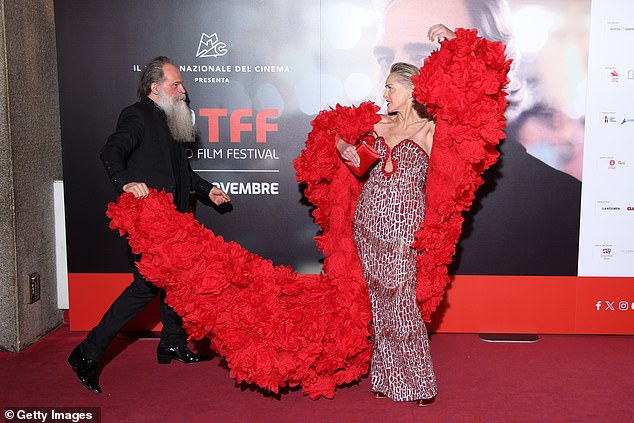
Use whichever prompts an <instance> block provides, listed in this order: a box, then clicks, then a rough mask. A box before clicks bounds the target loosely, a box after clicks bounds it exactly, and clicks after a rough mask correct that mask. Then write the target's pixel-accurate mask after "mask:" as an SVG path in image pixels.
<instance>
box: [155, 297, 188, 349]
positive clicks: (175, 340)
mask: <svg viewBox="0 0 634 423" xmlns="http://www.w3.org/2000/svg"><path fill="white" fill-rule="evenodd" d="M161 323H163V329H162V330H161V342H160V343H159V345H161V346H164V347H180V346H183V345H186V344H187V333H186V332H185V330H184V329H183V327H182V325H183V319H182V318H181V316H179V315H178V313H176V312H175V311H174V309H173V308H172V307H170V306H168V305H167V304H165V291H163V290H162V289H161Z"/></svg>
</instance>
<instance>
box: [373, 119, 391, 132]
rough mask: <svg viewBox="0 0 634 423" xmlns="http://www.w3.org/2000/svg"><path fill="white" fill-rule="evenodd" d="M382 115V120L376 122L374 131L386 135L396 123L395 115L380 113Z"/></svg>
mask: <svg viewBox="0 0 634 423" xmlns="http://www.w3.org/2000/svg"><path fill="white" fill-rule="evenodd" d="M379 116H381V120H380V121H378V122H377V123H375V124H374V132H376V133H377V134H379V135H381V136H384V135H385V134H386V133H387V132H389V131H390V127H391V126H392V124H394V116H390V115H379Z"/></svg>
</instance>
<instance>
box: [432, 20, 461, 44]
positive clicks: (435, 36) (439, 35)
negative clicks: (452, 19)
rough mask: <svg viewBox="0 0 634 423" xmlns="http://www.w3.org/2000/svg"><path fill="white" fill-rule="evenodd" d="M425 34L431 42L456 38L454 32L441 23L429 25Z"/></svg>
mask: <svg viewBox="0 0 634 423" xmlns="http://www.w3.org/2000/svg"><path fill="white" fill-rule="evenodd" d="M427 36H428V37H429V40H430V41H431V42H434V41H437V42H439V43H440V42H441V41H445V40H451V39H452V38H456V33H455V32H453V31H452V30H451V29H449V28H447V27H446V26H445V25H443V24H436V25H432V26H430V27H429V31H427Z"/></svg>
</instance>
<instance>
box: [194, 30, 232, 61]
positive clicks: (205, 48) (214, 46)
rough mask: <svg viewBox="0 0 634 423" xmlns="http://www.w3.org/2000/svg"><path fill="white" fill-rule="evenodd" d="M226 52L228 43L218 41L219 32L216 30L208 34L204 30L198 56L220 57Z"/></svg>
mask: <svg viewBox="0 0 634 423" xmlns="http://www.w3.org/2000/svg"><path fill="white" fill-rule="evenodd" d="M225 54H227V45H226V44H225V43H221V42H220V41H218V34H216V33H215V32H214V33H213V34H211V35H207V34H205V33H204V32H203V33H202V34H201V35H200V42H199V43H198V51H197V52H196V57H219V56H224V55H225Z"/></svg>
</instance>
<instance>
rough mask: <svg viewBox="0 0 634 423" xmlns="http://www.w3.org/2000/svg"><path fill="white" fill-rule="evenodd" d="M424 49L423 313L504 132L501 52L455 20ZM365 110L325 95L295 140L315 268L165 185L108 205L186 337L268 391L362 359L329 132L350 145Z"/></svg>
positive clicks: (437, 296) (349, 211)
mask: <svg viewBox="0 0 634 423" xmlns="http://www.w3.org/2000/svg"><path fill="white" fill-rule="evenodd" d="M457 34H458V37H457V38H455V39H454V40H451V41H447V42H445V43H443V47H442V48H441V49H440V51H439V52H436V53H434V54H432V56H431V57H430V58H429V59H427V60H426V62H425V65H424V68H422V69H421V75H420V76H419V77H418V78H416V80H415V84H416V85H415V90H414V95H415V96H416V98H417V100H418V101H420V102H422V103H425V104H427V105H428V109H429V110H430V111H431V112H432V113H433V114H434V116H435V117H436V133H435V136H434V147H433V154H432V156H431V159H430V165H429V175H428V179H427V185H426V193H427V209H426V211H425V222H424V224H422V226H421V229H420V230H419V231H418V232H417V233H416V241H415V244H414V245H415V247H416V248H417V249H418V251H419V252H420V254H419V256H418V258H417V267H418V289H417V297H418V300H419V303H420V307H421V311H422V313H423V316H424V318H425V320H427V321H429V316H430V314H431V313H432V312H433V310H434V309H435V308H436V307H437V305H438V304H439V302H440V300H441V299H442V294H443V292H444V289H445V286H446V284H447V283H448V281H449V278H448V276H447V270H446V265H447V264H448V263H449V262H450V261H451V257H452V256H453V253H454V251H455V244H456V242H457V241H458V238H459V236H460V231H461V226H462V217H461V213H462V211H464V210H467V209H468V208H469V206H470V205H471V202H472V201H473V198H474V191H475V190H476V189H477V187H478V186H480V184H481V183H482V179H481V177H480V174H481V173H482V172H483V171H484V170H485V169H486V168H488V167H489V166H490V165H491V164H492V163H494V162H495V160H496V158H497V154H498V153H497V151H496V150H495V146H496V144H497V143H498V140H499V139H501V138H503V137H504V134H503V133H502V129H503V128H504V122H505V121H504V117H503V112H504V109H505V106H506V100H505V94H504V92H503V91H502V89H503V88H504V86H505V85H506V83H507V78H506V74H507V72H508V70H509V65H510V62H509V61H507V60H506V59H505V57H504V47H503V46H502V45H501V44H500V43H492V42H489V41H486V40H484V39H482V38H478V37H477V36H476V33H475V31H467V30H458V31H457ZM377 111H378V107H376V106H375V105H374V104H372V103H363V104H361V105H360V106H358V107H342V106H339V105H338V106H337V107H336V108H335V109H332V110H329V111H324V112H322V113H320V114H319V115H318V116H317V117H316V118H315V119H314V120H313V122H312V125H313V130H312V131H311V133H310V134H309V136H308V140H307V142H306V149H305V150H304V151H302V154H301V156H300V157H298V158H297V159H296V160H295V163H294V164H295V168H296V170H297V180H298V181H300V182H303V183H305V184H306V189H305V195H306V197H307V198H308V199H309V201H310V202H311V203H312V204H313V205H314V206H315V207H316V208H315V210H314V211H313V216H314V218H315V221H316V223H318V224H319V225H320V227H321V230H322V232H321V234H320V235H319V236H317V237H316V241H317V245H318V247H319V249H320V250H321V251H322V252H323V254H324V257H325V261H324V273H323V274H319V275H298V274H296V273H294V272H292V271H291V269H290V268H288V267H285V266H273V265H272V263H271V262H270V261H269V260H265V259H263V258H262V257H260V256H258V255H256V254H252V253H250V252H248V251H246V250H245V249H244V248H242V247H240V245H238V244H237V243H235V242H230V241H229V242H227V241H224V240H223V239H222V237H219V236H215V235H214V234H213V232H211V231H210V230H208V229H205V228H204V227H203V226H202V225H200V224H199V223H198V222H196V220H195V219H194V217H193V215H191V214H181V213H179V212H177V211H176V210H175V207H174V205H173V204H172V196H171V195H170V194H165V193H156V192H152V193H151V194H150V195H149V196H148V197H147V198H145V199H144V200H142V201H139V200H136V199H135V198H134V197H133V196H132V195H131V194H123V195H122V196H121V197H120V198H119V199H118V202H117V203H116V204H115V203H112V204H110V205H109V207H108V212H107V215H108V216H109V217H110V218H111V219H112V221H111V224H110V227H111V228H112V229H118V230H119V231H120V233H121V234H122V235H123V234H124V233H127V235H128V240H129V243H130V246H131V247H132V250H133V252H134V253H135V254H142V259H141V261H140V262H139V263H138V267H139V271H140V272H141V273H142V274H143V275H144V277H145V278H146V279H147V280H149V281H151V282H153V283H154V284H156V285H157V286H159V287H161V288H163V289H165V291H166V292H167V298H166V301H167V303H168V304H170V305H171V306H172V307H174V309H175V310H176V311H177V312H178V313H179V314H180V315H181V316H183V325H184V327H185V329H186V330H187V332H188V333H189V335H190V337H191V338H193V339H200V338H202V337H211V340H212V344H211V346H212V348H213V349H215V350H216V351H218V352H219V353H220V354H222V355H223V356H224V357H225V358H226V360H227V363H228V365H229V367H230V368H231V376H232V377H234V378H235V379H236V380H237V381H238V382H241V381H247V382H254V383H256V384H258V385H259V386H261V387H263V388H265V389H268V390H271V391H273V392H278V388H279V386H286V385H287V384H288V385H290V386H296V385H301V386H302V389H303V391H304V392H305V393H306V394H308V395H310V397H311V398H313V399H315V398H318V397H320V396H325V397H328V398H332V397H333V396H334V391H335V388H336V386H337V385H341V384H344V383H349V382H352V381H354V380H357V379H359V378H360V377H361V376H362V375H364V374H366V373H367V371H368V366H369V362H370V356H371V345H370V341H369V339H370V329H369V327H370V325H369V323H370V321H371V313H370V305H369V300H368V295H367V291H366V287H365V281H364V280H363V277H362V272H361V267H360V262H359V258H358V256H357V254H356V248H355V245H354V241H353V239H352V218H353V215H354V207H355V205H356V201H357V198H358V196H359V192H360V188H361V183H360V182H359V181H358V180H357V179H356V178H355V177H354V176H353V174H352V173H351V172H350V171H349V169H348V168H347V167H346V166H343V165H342V161H341V159H340V157H339V155H338V153H337V151H336V149H335V147H334V145H335V144H334V134H335V133H337V134H338V135H339V136H341V137H342V138H343V139H344V140H346V141H348V142H351V141H353V140H354V139H356V138H358V137H359V136H360V135H361V134H363V133H365V132H368V131H370V130H372V127H373V125H374V124H375V123H376V122H378V120H379V116H378V115H377Z"/></svg>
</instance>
